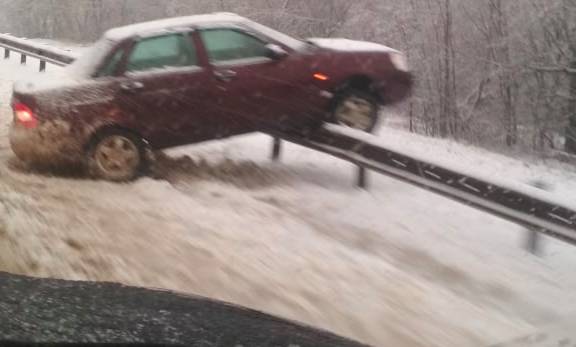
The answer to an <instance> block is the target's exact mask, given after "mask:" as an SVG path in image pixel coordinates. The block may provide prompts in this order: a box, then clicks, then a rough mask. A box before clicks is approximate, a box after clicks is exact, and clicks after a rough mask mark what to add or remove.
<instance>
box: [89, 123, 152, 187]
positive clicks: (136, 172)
mask: <svg viewBox="0 0 576 347" xmlns="http://www.w3.org/2000/svg"><path fill="white" fill-rule="evenodd" d="M146 150H147V146H146V143H145V142H144V141H143V140H142V138H140V137H138V136H136V135H134V134H132V133H130V132H128V131H125V130H122V129H110V130H106V131H104V132H102V133H100V134H97V135H96V136H95V137H94V139H93V140H92V141H91V143H90V145H89V147H88V153H87V156H88V158H87V161H88V163H87V168H88V173H89V175H90V176H91V177H92V178H95V179H103V180H106V181H112V182H128V181H132V180H134V179H136V178H138V177H139V176H140V175H141V174H142V173H143V172H144V170H145V169H146V167H147V159H146Z"/></svg>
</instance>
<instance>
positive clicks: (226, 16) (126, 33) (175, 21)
mask: <svg viewBox="0 0 576 347" xmlns="http://www.w3.org/2000/svg"><path fill="white" fill-rule="evenodd" d="M245 21H247V19H246V18H243V17H240V16H238V15H236V14H233V13H213V14H203V15H196V16H186V17H175V18H168V19H161V20H155V21H150V22H144V23H137V24H132V25H127V26H123V27H119V28H114V29H110V30H108V31H107V32H106V34H105V35H104V36H105V37H106V38H107V39H110V40H114V41H121V40H124V39H126V38H129V37H132V36H135V35H146V34H147V33H150V32H158V31H163V30H169V29H176V28H181V27H190V26H193V25H197V24H206V23H219V22H221V23H223V24H224V23H240V22H245Z"/></svg>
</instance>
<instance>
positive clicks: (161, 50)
mask: <svg viewBox="0 0 576 347" xmlns="http://www.w3.org/2000/svg"><path fill="white" fill-rule="evenodd" d="M196 65H198V58H197V54H196V50H195V49H194V47H193V45H192V44H191V42H190V40H189V36H188V35H182V34H170V35H164V36H156V37H150V38H144V39H141V40H140V41H138V42H137V43H136V45H135V46H134V48H133V49H132V53H131V54H130V57H129V58H128V63H127V66H126V71H127V72H136V71H146V70H153V69H163V68H168V67H182V66H196Z"/></svg>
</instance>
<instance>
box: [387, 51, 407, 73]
mask: <svg viewBox="0 0 576 347" xmlns="http://www.w3.org/2000/svg"><path fill="white" fill-rule="evenodd" d="M390 60H391V61H392V64H394V66H395V67H396V68H397V69H398V70H400V71H408V70H409V69H408V61H407V60H406V57H405V56H404V54H402V53H390Z"/></svg>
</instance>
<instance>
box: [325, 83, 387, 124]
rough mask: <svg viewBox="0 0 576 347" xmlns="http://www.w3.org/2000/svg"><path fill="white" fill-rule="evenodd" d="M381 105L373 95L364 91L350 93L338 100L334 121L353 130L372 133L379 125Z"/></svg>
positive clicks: (333, 114) (335, 105)
mask: <svg viewBox="0 0 576 347" xmlns="http://www.w3.org/2000/svg"><path fill="white" fill-rule="evenodd" d="M379 110H380V103H379V102H378V100H377V99H376V97H374V96H373V95H371V94H369V93H366V92H362V91H356V90H353V91H348V92H345V93H343V94H342V95H341V96H340V97H338V98H337V99H336V102H335V104H334V107H333V111H332V121H333V122H334V123H336V124H339V125H342V126H346V127H350V128H353V129H358V130H362V131H365V132H372V131H373V130H374V128H375V127H376V125H377V123H378V111H379Z"/></svg>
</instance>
